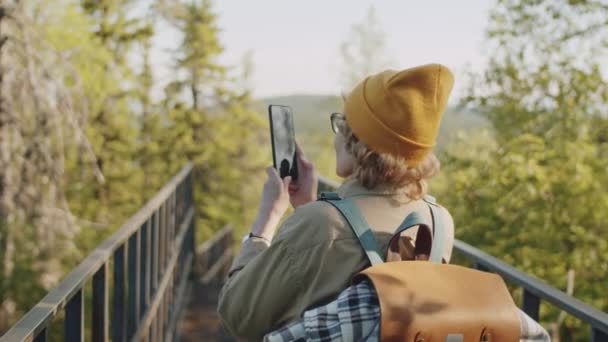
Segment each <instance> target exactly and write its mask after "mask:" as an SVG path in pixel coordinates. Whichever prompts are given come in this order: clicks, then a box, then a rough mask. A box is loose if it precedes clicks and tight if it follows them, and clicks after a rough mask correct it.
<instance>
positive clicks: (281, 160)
mask: <svg viewBox="0 0 608 342" xmlns="http://www.w3.org/2000/svg"><path fill="white" fill-rule="evenodd" d="M268 113H269V117H270V134H271V138H272V158H273V162H274V167H275V168H276V169H277V171H278V172H279V175H280V176H281V178H285V177H286V176H289V175H291V177H292V179H294V180H295V179H297V165H296V160H295V156H296V141H295V133H294V128H293V114H292V112H291V108H290V107H287V106H277V105H271V106H269V107H268Z"/></svg>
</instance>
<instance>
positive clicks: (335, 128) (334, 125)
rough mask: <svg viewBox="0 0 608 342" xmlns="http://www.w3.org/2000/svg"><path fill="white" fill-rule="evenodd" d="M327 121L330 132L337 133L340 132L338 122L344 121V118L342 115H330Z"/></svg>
mask: <svg viewBox="0 0 608 342" xmlns="http://www.w3.org/2000/svg"><path fill="white" fill-rule="evenodd" d="M329 120H330V121H331V130H332V131H334V133H338V132H340V124H339V122H340V120H346V117H345V116H344V114H342V113H331V116H330V117H329Z"/></svg>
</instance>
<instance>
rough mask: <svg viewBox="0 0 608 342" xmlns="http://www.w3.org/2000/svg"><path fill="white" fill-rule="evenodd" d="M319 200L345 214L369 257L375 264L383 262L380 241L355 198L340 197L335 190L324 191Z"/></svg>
mask: <svg viewBox="0 0 608 342" xmlns="http://www.w3.org/2000/svg"><path fill="white" fill-rule="evenodd" d="M319 200H321V201H324V202H327V203H329V204H331V205H333V206H334V207H335V208H336V209H338V211H339V212H340V213H341V214H342V216H344V218H345V219H346V222H347V223H348V224H349V225H350V227H351V229H352V230H353V232H354V233H355V235H356V236H357V239H359V243H360V244H361V247H363V251H364V252H365V254H366V255H367V259H368V260H369V262H370V263H371V264H372V266H373V265H377V264H381V263H383V262H384V260H383V259H382V257H381V256H380V251H379V248H378V243H377V242H376V238H375V237H374V233H372V231H371V229H370V228H369V225H368V223H367V221H366V220H365V218H364V217H363V215H361V212H360V211H359V209H358V208H357V206H356V205H355V203H354V202H353V200H351V199H349V198H346V199H340V196H339V195H338V194H337V193H335V192H330V193H327V192H323V193H321V196H320V197H319Z"/></svg>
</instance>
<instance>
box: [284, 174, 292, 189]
mask: <svg viewBox="0 0 608 342" xmlns="http://www.w3.org/2000/svg"><path fill="white" fill-rule="evenodd" d="M290 186H291V176H287V177H285V178H283V187H284V189H285V190H287V191H289V187H290Z"/></svg>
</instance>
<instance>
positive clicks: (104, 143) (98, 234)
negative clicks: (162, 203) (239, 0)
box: [0, 0, 270, 336]
mask: <svg viewBox="0 0 608 342" xmlns="http://www.w3.org/2000/svg"><path fill="white" fill-rule="evenodd" d="M142 4H144V6H145V4H146V2H145V1H139V0H138V1H130V0H102V1H71V0H65V1H62V2H58V3H53V4H51V3H46V2H38V3H36V4H32V8H29V7H28V10H29V12H27V14H28V15H30V16H32V15H33V14H34V13H35V14H37V15H38V16H36V17H28V18H26V19H27V20H28V22H33V23H35V24H36V25H35V26H32V30H35V31H36V32H37V33H38V34H40V35H41V36H42V38H43V39H42V40H44V41H45V42H46V43H48V44H49V46H43V45H41V46H40V48H41V49H42V48H43V47H44V48H50V49H52V50H53V51H57V53H58V54H61V56H63V57H64V58H65V59H66V64H67V65H69V66H70V68H66V70H67V71H64V69H63V68H55V69H53V70H54V71H55V73H57V74H58V75H59V77H57V78H56V81H57V84H54V86H56V87H60V86H61V87H65V88H66V89H68V90H69V91H70V92H71V93H70V95H71V96H70V97H69V98H67V97H63V98H62V101H64V102H65V101H71V102H69V104H68V105H66V107H68V108H69V109H70V110H72V111H77V112H78V114H79V116H77V117H76V120H77V122H76V123H74V122H73V124H74V125H70V123H65V125H64V126H61V127H60V128H59V129H61V130H62V132H65V134H64V135H63V136H61V137H62V138H65V143H64V145H61V147H62V148H63V150H62V151H61V152H62V153H61V154H59V153H56V154H53V155H48V156H46V157H48V158H49V159H51V160H52V159H57V160H61V163H62V164H61V167H62V173H61V176H62V177H63V179H61V182H60V184H62V186H61V188H60V189H59V193H60V194H61V195H64V196H65V199H66V203H67V205H66V207H67V209H69V213H68V217H69V218H70V219H73V220H74V221H75V223H76V225H77V227H78V228H79V229H78V230H77V234H76V235H75V236H73V235H69V236H68V235H66V236H65V239H66V240H65V241H63V240H62V241H59V242H58V243H57V244H56V246H62V248H63V249H65V252H64V253H56V254H52V253H51V254H49V253H47V250H46V249H40V251H39V252H38V253H27V252H26V253H21V252H20V253H13V254H14V257H11V260H10V262H11V264H9V265H8V266H10V267H13V266H12V263H14V264H15V265H14V267H13V269H14V272H10V273H9V272H5V268H4V267H2V268H1V269H0V271H2V272H1V273H2V274H1V275H0V291H1V295H0V297H1V298H0V331H4V330H5V329H6V328H7V327H8V326H9V325H10V324H12V323H14V322H15V320H16V319H18V318H19V316H20V314H22V313H24V312H25V311H27V310H28V309H29V308H30V307H31V306H32V305H33V304H35V303H36V302H37V301H39V300H40V299H41V297H42V295H43V294H44V293H45V292H46V291H47V290H49V288H51V287H52V286H54V285H55V284H56V283H57V282H58V281H59V279H60V278H61V277H62V276H63V275H64V274H65V272H66V271H68V270H70V269H71V268H73V267H74V265H75V264H77V263H78V262H79V261H80V260H82V258H83V257H84V256H85V255H86V254H88V253H89V252H90V250H91V249H92V248H94V247H95V246H97V245H98V244H99V243H100V242H101V241H102V240H103V239H104V238H105V237H107V236H109V235H110V234H111V233H113V232H114V231H115V229H116V228H117V227H118V226H119V225H120V224H121V223H123V222H124V221H125V220H126V219H127V218H128V217H129V216H131V215H132V214H134V213H135V212H136V211H137V210H138V209H139V208H140V207H141V206H142V205H143V204H144V203H145V201H147V200H148V199H150V198H151V196H153V195H154V194H155V193H156V192H157V191H158V190H159V189H160V188H161V187H162V186H163V185H164V184H165V183H166V181H167V180H168V179H169V178H170V177H171V176H173V175H174V174H175V173H176V172H177V171H178V170H179V169H180V168H181V167H182V166H184V165H185V163H186V162H187V161H188V160H191V161H193V162H194V177H195V198H196V202H197V204H198V207H197V208H196V213H197V217H196V224H197V238H198V239H199V240H204V239H205V238H207V237H209V236H211V235H212V234H213V233H214V232H215V231H217V230H219V229H220V228H222V227H223V226H224V225H226V224H232V225H234V226H236V227H237V228H240V229H242V230H248V224H249V223H250V222H251V221H252V220H253V217H254V215H255V211H256V209H257V201H258V196H259V191H260V184H261V183H262V181H263V177H262V171H263V168H262V167H263V166H265V165H266V164H268V163H267V160H268V158H265V157H266V156H268V157H269V156H270V152H269V148H260V147H268V139H267V132H268V130H267V127H264V122H265V121H264V120H263V119H262V118H261V117H260V116H259V114H258V113H256V112H255V111H254V110H253V102H252V100H251V98H250V94H249V91H248V89H247V88H246V86H244V85H245V84H247V82H248V80H247V79H246V78H244V76H241V75H235V74H234V72H233V71H232V69H229V68H227V67H226V66H223V65H221V64H219V62H218V59H219V56H220V54H221V53H222V51H223V47H222V44H221V43H220V41H219V39H218V32H219V28H218V26H217V17H216V14H215V13H214V12H213V9H212V6H211V2H210V1H183V2H178V1H171V2H161V1H159V2H153V3H147V4H148V5H151V7H150V8H148V9H147V10H146V11H144V13H143V14H142V15H139V16H138V15H134V14H138V13H139V14H141V12H137V11H133V8H134V7H136V6H141V5H142ZM159 20H165V21H168V22H169V23H171V24H173V25H174V26H175V27H176V28H177V29H178V30H179V33H180V35H181V38H182V39H181V43H180V45H179V46H178V48H177V49H176V50H175V51H172V54H173V57H174V64H173V68H174V70H173V71H174V74H173V75H174V79H173V80H170V83H169V85H168V86H167V88H166V91H165V94H164V96H161V97H160V98H158V97H157V98H155V97H153V96H152V93H153V89H154V88H155V87H157V85H158V81H157V80H155V79H154V75H153V73H152V66H151V63H150V49H151V46H152V37H153V34H154V28H155V27H156V24H157V22H158V21H159ZM5 32H6V31H4V30H3V32H2V33H5ZM37 46H38V45H37ZM11 51H12V50H11ZM136 55H138V57H141V60H142V61H143V63H142V64H141V68H135V67H133V65H131V63H132V57H133V56H136ZM11 57H13V58H19V56H11ZM60 71H61V72H62V73H60ZM53 75H55V74H52V75H51V76H53ZM43 89H46V88H43ZM59 89H63V88H59ZM19 100H21V99H19ZM24 101H26V100H24ZM51 103H52V102H51ZM19 105H21V104H19ZM22 106H23V107H25V108H29V107H28V106H26V105H22ZM62 108H63V107H62ZM35 114H37V115H39V117H44V115H51V114H54V113H46V112H41V113H35ZM49 117H50V118H51V119H52V116H49ZM75 127H82V128H83V131H78V130H75V129H74V128H75ZM82 135H85V136H86V141H87V142H89V143H90V144H88V145H87V144H76V143H72V140H70V139H68V138H73V139H74V140H78V139H77V138H82ZM81 140H82V139H81ZM34 171H35V172H37V174H39V176H38V178H40V179H42V181H44V177H45V176H47V174H46V173H45V172H47V171H46V170H44V169H40V170H34ZM60 178H61V177H60ZM4 179H5V178H2V177H0V195H3V194H4V193H5V192H4V189H5V188H4V187H3V186H4V183H2V182H4ZM42 181H41V182H42ZM41 184H42V183H41ZM28 191H30V192H32V193H33V194H34V195H36V196H38V195H39V194H38V192H40V193H42V194H41V195H40V196H43V195H44V192H49V191H50V190H46V187H42V186H41V187H40V189H37V190H33V189H30V190H28ZM36 191H38V192H36ZM34 197H35V196H34ZM47 197H48V196H47ZM60 198H63V197H60ZM52 205H55V206H56V207H57V208H58V209H63V208H62V207H61V205H60V204H55V203H53V204H52ZM3 209H4V207H2V208H0V212H2V213H3V212H4V211H3ZM5 217H7V216H6V215H4V214H2V215H0V219H2V220H0V222H1V226H0V243H2V246H4V241H5V240H6V239H5V233H6V232H11V233H12V232H19V234H16V236H15V237H14V238H13V237H12V236H11V240H10V242H11V243H12V244H13V245H14V248H13V250H17V251H29V250H35V249H36V243H37V242H38V241H39V240H40V236H41V235H40V234H41V232H40V231H41V230H44V229H47V230H48V233H47V234H44V236H50V237H53V238H55V237H56V236H58V232H61V230H60V228H62V227H61V225H62V224H63V223H62V222H59V221H55V222H56V223H57V225H59V226H58V227H56V225H55V224H48V225H45V226H44V227H32V228H31V229H30V228H27V229H24V228H25V227H24V226H23V225H18V223H15V220H13V221H11V222H8V221H5V220H4V219H5ZM9 225H10V227H9V228H7V227H8V226H9ZM19 228H21V229H22V230H23V231H20V230H19ZM34 228H35V229H34ZM63 229H66V228H63ZM51 232H53V233H57V234H55V235H53V234H50V233H51ZM61 237H62V238H64V236H63V235H61ZM64 242H65V243H64ZM0 255H1V256H3V258H2V263H1V265H2V266H4V265H7V262H6V260H5V259H6V258H4V256H5V253H4V252H3V251H1V250H0ZM41 265H43V266H44V267H45V268H47V269H46V272H45V273H43V274H41V273H40V271H39V269H40V268H41ZM24 284H25V285H24ZM13 305H14V306H15V307H13ZM53 336H55V335H53Z"/></svg>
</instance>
